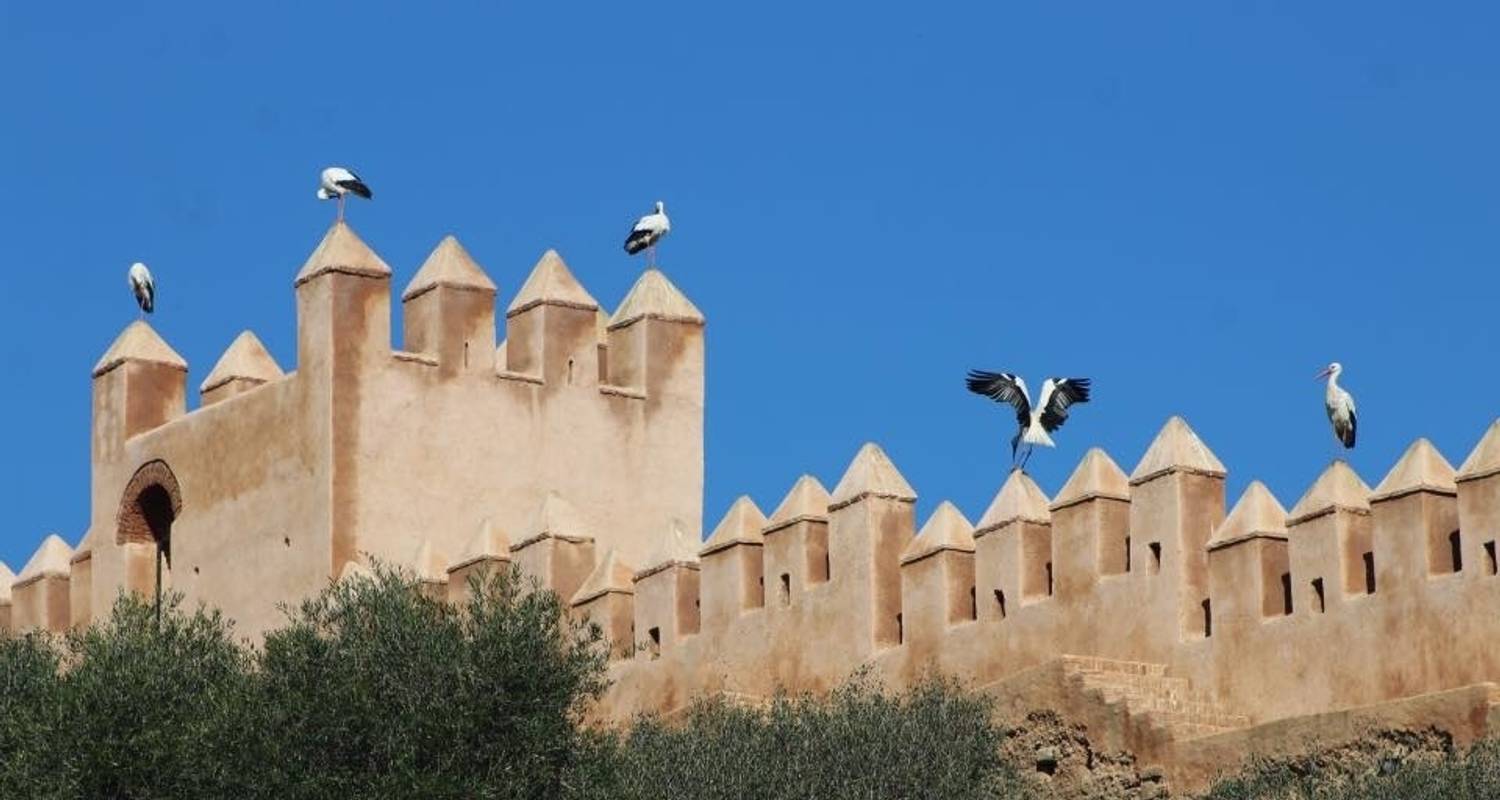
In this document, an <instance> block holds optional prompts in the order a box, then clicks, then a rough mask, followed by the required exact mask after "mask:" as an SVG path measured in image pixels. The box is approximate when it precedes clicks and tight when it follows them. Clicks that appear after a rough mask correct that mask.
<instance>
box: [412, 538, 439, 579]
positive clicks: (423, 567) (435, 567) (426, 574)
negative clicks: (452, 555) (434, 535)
mask: <svg viewBox="0 0 1500 800" xmlns="http://www.w3.org/2000/svg"><path fill="white" fill-rule="evenodd" d="M412 568H413V569H415V570H416V572H417V577H418V578H420V579H422V580H424V581H434V582H435V581H446V580H447V579H448V559H446V558H444V557H443V554H442V553H440V552H438V550H437V548H436V547H433V545H432V539H431V538H425V539H423V540H422V542H421V544H418V545H417V552H416V553H414V554H412Z"/></svg>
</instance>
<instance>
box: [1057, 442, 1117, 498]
mask: <svg viewBox="0 0 1500 800" xmlns="http://www.w3.org/2000/svg"><path fill="white" fill-rule="evenodd" d="M1096 497H1104V498H1109V499H1111V500H1129V499H1130V479H1129V478H1127V477H1125V471H1124V470H1122V469H1120V465H1119V464H1116V463H1115V460H1114V459H1112V458H1110V457H1109V453H1106V452H1104V451H1103V450H1100V449H1099V448H1097V447H1092V448H1089V451H1088V452H1087V453H1084V454H1083V460H1082V461H1080V462H1078V466H1077V467H1076V468H1074V470H1073V474H1072V475H1069V476H1068V480H1067V482H1065V483H1064V484H1063V487H1062V489H1060V490H1058V492H1057V497H1055V498H1053V500H1052V507H1053V508H1054V509H1056V508H1063V507H1064V506H1071V505H1073V504H1075V503H1080V502H1082V501H1084V500H1093V499H1094V498H1096Z"/></svg>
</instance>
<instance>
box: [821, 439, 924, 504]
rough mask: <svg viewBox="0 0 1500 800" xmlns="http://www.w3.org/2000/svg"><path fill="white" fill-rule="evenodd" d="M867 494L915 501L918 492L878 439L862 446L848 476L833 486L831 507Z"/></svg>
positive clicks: (847, 472) (845, 473)
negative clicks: (881, 446) (904, 476)
mask: <svg viewBox="0 0 1500 800" xmlns="http://www.w3.org/2000/svg"><path fill="white" fill-rule="evenodd" d="M865 497H882V498H886V499H889V500H904V501H906V502H913V501H915V500H916V499H917V492H916V490H915V489H913V488H911V484H909V483H907V482H906V479H905V478H903V477H901V472H900V471H899V470H897V469H896V465H895V464H893V463H891V459H890V456H887V455H886V454H885V451H884V450H881V449H880V445H877V444H875V443H874V442H866V443H865V446H864V447H861V448H859V452H858V453H857V454H855V456H854V460H853V461H851V462H850V463H849V468H848V469H847V470H844V477H843V478H842V479H840V480H839V484H838V486H836V487H834V489H833V497H832V499H831V500H830V501H829V510H833V509H837V508H843V507H844V506H847V505H849V504H850V503H853V502H855V501H856V500H860V499H862V498H865Z"/></svg>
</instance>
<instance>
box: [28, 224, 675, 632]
mask: <svg viewBox="0 0 1500 800" xmlns="http://www.w3.org/2000/svg"><path fill="white" fill-rule="evenodd" d="M391 277H392V270H391V268H390V267H389V266H388V265H387V264H386V263H385V261H384V260H383V259H381V258H380V256H378V255H377V254H376V253H375V252H374V251H373V250H371V249H370V248H369V247H368V246H367V245H366V244H365V243H364V242H363V241H362V240H361V239H360V238H359V237H358V236H357V235H356V234H355V233H354V231H353V230H352V229H351V228H349V227H348V226H347V225H345V224H343V223H338V224H335V225H334V226H333V227H332V228H330V229H329V230H328V232H327V234H326V235H325V236H324V237H323V239H322V241H320V242H319V243H318V245H317V247H316V248H315V249H314V250H313V252H312V255H311V256H310V257H308V259H307V260H306V262H305V263H303V264H302V266H301V268H300V270H299V271H298V272H297V274H296V277H295V278H294V279H293V281H292V283H293V289H294V291H295V294H296V299H297V364H296V369H295V370H294V371H290V372H284V371H283V370H282V368H281V366H280V365H278V364H277V363H276V361H275V359H274V358H273V357H272V356H271V354H270V353H269V352H267V350H266V349H265V347H264V346H263V345H262V344H261V342H260V340H259V339H258V338H257V337H256V336H255V334H254V333H252V332H250V331H245V332H243V333H241V334H240V335H239V337H237V338H236V339H235V340H234V342H233V343H231V344H230V346H229V347H228V349H226V350H225V351H224V353H223V355H222V356H221V357H220V359H219V360H218V363H217V364H215V365H214V368H213V369H212V370H211V371H210V372H209V374H208V376H207V377H206V378H205V379H204V380H203V381H202V382H201V384H200V386H199V391H200V398H201V402H200V403H199V405H198V407H197V408H195V409H193V410H191V411H189V410H188V408H187V405H188V404H187V379H188V365H187V363H186V362H185V361H184V360H183V359H182V357H181V356H180V355H178V354H177V352H176V351H174V350H173V349H172V348H171V346H170V345H168V344H167V343H166V342H165V341H164V340H163V339H162V338H161V337H160V336H159V335H158V334H157V333H156V331H154V330H153V329H152V328H151V326H150V325H149V324H147V323H146V322H144V321H139V322H134V323H131V324H130V325H129V326H128V327H127V328H126V329H125V331H124V332H123V333H121V334H120V336H119V337H118V338H117V339H116V340H115V342H114V343H113V344H112V345H111V346H110V347H109V349H108V351H107V352H106V353H105V355H104V357H103V358H101V359H100V361H99V363H98V364H97V365H96V366H95V368H94V373H93V374H94V380H93V393H94V403H93V429H94V430H93V437H92V442H93V444H92V452H93V459H92V460H93V477H92V488H91V499H92V513H91V522H90V526H89V531H88V533H87V534H86V535H85V536H84V538H83V540H82V542H81V543H80V545H79V548H78V553H77V554H74V555H73V556H72V558H73V563H74V565H75V567H74V569H73V573H74V574H73V576H72V577H71V578H68V577H67V576H64V579H63V584H64V586H65V587H67V592H66V593H67V594H68V596H69V603H68V604H66V605H59V604H55V603H54V604H53V605H51V606H49V607H48V609H49V610H46V611H35V612H33V610H32V609H31V605H32V603H31V601H30V600H28V599H26V597H22V598H20V605H21V606H24V607H25V609H26V615H22V616H21V617H17V619H19V620H23V621H25V622H26V624H28V625H31V624H38V625H41V626H45V627H52V628H62V627H66V626H68V625H71V624H79V623H82V622H85V621H87V620H89V619H91V618H93V616H95V615H96V614H99V613H104V612H107V610H108V606H109V599H110V598H112V597H113V596H114V594H115V593H116V592H117V591H118V590H119V589H121V588H128V589H132V590H135V591H140V592H143V593H147V594H149V593H150V591H152V590H154V588H155V582H156V569H155V562H156V560H157V559H158V557H159V558H160V559H161V561H162V563H163V574H164V576H165V577H164V578H163V581H164V582H166V583H168V585H169V586H170V587H171V588H175V589H179V590H181V591H183V592H184V593H185V594H186V595H187V597H188V599H189V600H190V601H192V600H198V599H201V600H204V601H207V602H210V603H212V604H214V605H218V606H219V607H221V608H223V609H224V610H225V611H226V612H227V613H229V614H230V615H231V616H233V617H235V618H236V619H238V620H240V622H241V626H242V628H247V629H249V630H251V631H255V630H258V629H261V628H262V627H264V626H265V625H269V624H274V623H275V622H276V621H277V619H278V617H277V612H276V610H275V606H276V603H277V602H280V601H284V600H293V599H295V598H297V597H301V596H304V595H306V594H308V593H311V592H315V591H317V590H318V589H319V588H320V587H321V586H323V585H324V584H325V583H326V582H327V580H329V579H330V578H331V577H335V576H337V575H339V574H342V573H343V572H344V568H345V565H346V564H348V563H351V562H365V561H367V560H368V559H369V558H371V557H374V558H379V559H381V560H384V561H387V562H391V563H409V562H412V561H413V559H414V558H416V556H415V555H414V553H415V551H416V549H417V543H418V542H423V543H425V544H426V546H427V552H426V554H424V555H423V556H422V559H424V560H426V561H427V562H429V563H428V564H427V565H426V566H429V567H430V566H431V563H436V562H435V559H441V560H442V562H443V564H444V565H446V564H447V562H448V560H449V559H450V558H451V557H452V556H454V555H456V554H458V553H460V552H462V551H463V548H464V547H465V546H466V545H467V544H468V543H469V540H470V538H471V537H472V536H473V532H474V530H476V528H477V527H478V526H479V525H480V523H481V521H483V520H489V521H490V524H491V525H492V526H493V527H494V528H495V529H497V530H499V531H516V530H521V529H522V528H523V526H524V525H526V524H527V523H528V522H529V521H530V520H531V518H532V515H533V513H534V512H535V510H536V509H537V508H538V507H539V506H541V505H542V503H543V500H544V498H546V497H548V496H549V495H552V494H560V495H562V496H564V497H567V498H568V499H569V500H570V501H571V502H572V503H573V504H574V505H575V506H576V507H578V508H583V509H586V510H587V512H588V514H589V515H590V516H591V517H593V518H597V519H599V520H601V521H603V520H608V521H609V522H610V529H609V530H608V532H607V534H606V535H605V537H604V539H605V541H606V542H607V543H608V544H609V545H610V546H611V547H614V548H617V549H618V550H620V552H621V553H622V554H623V555H625V556H626V557H628V558H631V559H636V560H639V559H642V558H644V557H645V556H646V555H647V554H648V553H649V552H651V551H652V550H653V549H654V548H655V540H656V538H657V536H656V535H657V533H658V532H659V531H660V530H662V529H663V528H665V527H667V526H669V525H671V524H677V525H680V526H682V527H683V528H685V529H689V530H693V531H697V530H698V529H699V528H700V527H701V524H702V521H701V517H700V515H701V502H702V501H701V496H702V481H703V477H702V475H703V472H702V470H703V466H702V464H703V451H702V426H703V356H704V351H703V332H704V319H703V316H702V314H700V313H699V312H698V311H697V309H696V308H695V307H694V306H693V305H692V303H691V302H690V301H688V300H687V298H686V297H684V296H683V295H682V293H681V292H680V291H679V290H678V289H677V288H676V287H675V286H673V285H672V283H671V282H670V281H668V280H667V278H666V277H665V276H664V275H663V274H662V273H661V272H660V271H658V270H655V269H652V270H648V271H647V272H646V273H645V274H643V275H642V276H641V278H640V279H639V280H638V281H637V282H636V284H635V287H634V288H633V289H632V290H631V292H630V293H629V294H628V295H627V296H626V297H625V298H624V300H623V301H622V302H621V304H620V305H619V307H618V308H617V309H616V311H615V314H614V316H613V318H610V317H608V316H606V314H605V312H604V311H603V310H601V309H600V306H599V304H598V303H597V302H596V301H595V300H594V299H593V297H592V296H591V295H590V294H589V293H588V291H587V290H586V289H584V287H583V285H582V284H581V283H580V282H579V281H578V279H577V278H576V277H575V276H574V274H573V272H572V271H571V269H570V268H569V267H568V265H567V264H566V263H565V262H564V261H563V259H562V257H561V256H560V255H559V254H558V253H557V252H556V251H552V250H549V251H547V252H546V253H545V254H544V255H543V256H542V257H541V259H540V260H539V261H538V262H537V263H536V265H535V266H534V267H533V268H532V269H531V271H530V273H529V275H528V277H526V280H525V281H524V282H523V283H522V284H521V288H520V290H519V291H518V292H517V294H516V296H515V298H514V299H513V301H512V302H511V303H510V305H509V307H508V310H507V311H506V314H505V317H504V330H503V331H501V333H502V334H503V336H504V341H501V342H497V336H496V334H497V325H496V319H495V311H496V303H497V301H498V299H499V294H500V292H499V289H498V287H497V286H496V284H495V282H494V281H493V280H492V279H491V278H490V277H489V276H488V275H487V274H486V272H485V271H484V269H483V268H482V267H480V265H479V264H478V262H477V261H476V260H475V259H474V258H473V256H472V255H470V254H469V253H468V251H466V250H465V249H464V248H463V246H462V245H461V244H460V243H459V242H458V240H457V239H455V238H454V237H452V236H449V237H446V238H444V239H443V240H442V241H441V242H439V243H438V245H437V247H436V248H434V249H433V251H432V253H431V254H430V255H429V256H428V257H427V259H426V260H425V262H424V263H423V264H422V265H421V266H420V268H418V269H417V271H416V273H415V274H414V275H413V277H412V278H411V280H410V281H409V283H408V284H407V286H406V288H405V290H404V291H402V292H401V295H400V300H401V313H402V317H403V323H404V324H403V330H404V337H403V338H404V341H403V342H402V343H401V344H400V347H399V349H398V348H397V347H396V346H395V345H394V343H393V342H392V337H391V302H392V293H393V290H392V286H391ZM589 552H590V556H591V553H592V551H591V550H590V551H589ZM436 569H437V572H438V573H441V572H442V567H438V568H436ZM12 594H14V592H12ZM93 598H100V601H101V602H100V604H99V605H98V606H96V604H95V603H94V602H93ZM16 603H17V599H16V598H13V599H12V605H13V606H15V604H16ZM38 614H39V615H40V616H36V615H38ZM28 615H29V616H28ZM33 617H34V619H33Z"/></svg>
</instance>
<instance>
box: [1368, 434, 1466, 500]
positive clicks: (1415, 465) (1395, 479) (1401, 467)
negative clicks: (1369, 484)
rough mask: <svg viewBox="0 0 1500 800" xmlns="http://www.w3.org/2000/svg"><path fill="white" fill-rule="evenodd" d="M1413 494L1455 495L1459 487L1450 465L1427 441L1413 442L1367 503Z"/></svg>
mask: <svg viewBox="0 0 1500 800" xmlns="http://www.w3.org/2000/svg"><path fill="white" fill-rule="evenodd" d="M1412 492H1435V493H1437V494H1448V495H1452V494H1458V484H1456V483H1455V482H1454V480H1453V465H1452V464H1449V463H1448V459H1446V458H1443V454H1442V453H1439V452H1438V449H1437V448H1436V447H1433V446H1432V442H1429V441H1427V440H1426V439H1418V440H1416V441H1415V442H1412V444H1411V447H1408V448H1406V452H1405V453H1404V454H1402V456H1401V460H1400V461H1397V462H1396V466H1394V467H1391V471H1390V472H1388V473H1386V476H1385V480H1383V481H1381V482H1380V485H1379V486H1376V487H1375V493H1374V494H1372V495H1371V496H1370V502H1372V503H1375V502H1379V501H1381V500H1390V499H1393V498H1396V497H1400V496H1401V495H1404V494H1411V493H1412Z"/></svg>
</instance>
